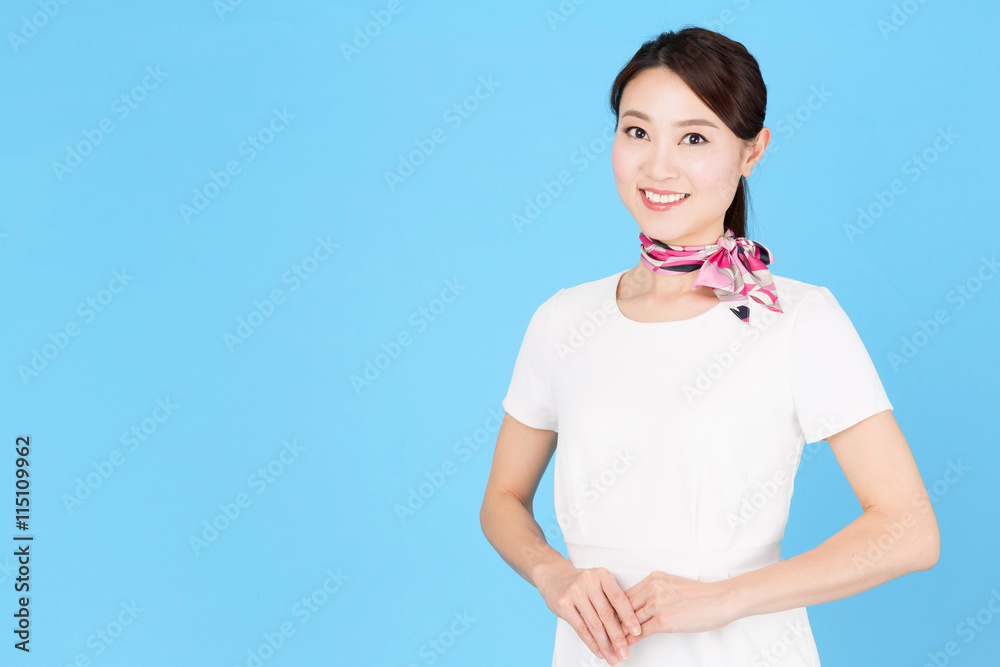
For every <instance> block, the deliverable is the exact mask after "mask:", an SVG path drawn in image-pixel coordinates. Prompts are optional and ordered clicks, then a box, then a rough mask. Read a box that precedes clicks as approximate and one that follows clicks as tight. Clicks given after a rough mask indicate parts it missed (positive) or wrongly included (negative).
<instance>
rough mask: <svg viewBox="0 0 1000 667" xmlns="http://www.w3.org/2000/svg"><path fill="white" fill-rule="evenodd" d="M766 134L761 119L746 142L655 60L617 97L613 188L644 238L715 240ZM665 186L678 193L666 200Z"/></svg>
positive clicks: (679, 241)
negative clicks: (753, 139) (758, 128)
mask: <svg viewBox="0 0 1000 667" xmlns="http://www.w3.org/2000/svg"><path fill="white" fill-rule="evenodd" d="M769 139H770V130H768V129H767V128H766V127H765V128H763V129H762V130H761V133H760V134H759V135H758V137H757V142H756V143H755V144H753V145H751V146H747V145H746V143H744V142H743V141H742V140H741V139H740V138H739V137H737V136H736V135H735V134H733V132H732V130H730V129H729V128H728V127H727V126H726V124H725V123H724V122H723V121H722V120H721V119H720V118H719V117H718V116H716V115H715V113H714V112H713V111H712V110H711V109H709V108H708V106H706V105H705V103H704V102H702V101H701V100H700V99H698V96H697V95H695V94H694V91H692V90H691V89H690V88H689V87H688V86H687V84H686V83H684V81H683V80H682V79H681V78H680V77H679V76H677V75H676V74H674V73H673V72H672V71H670V70H668V69H666V68H662V67H660V68H651V69H646V70H643V71H642V72H640V73H639V74H637V75H636V76H635V77H633V78H632V80H631V81H629V83H628V85H627V86H626V87H625V90H624V92H623V94H622V97H621V103H620V105H619V116H618V130H617V132H616V133H615V141H614V146H613V147H612V151H611V164H612V168H613V170H614V175H615V184H616V186H617V187H618V194H619V196H620V197H621V198H622V202H623V203H624V204H625V208H627V209H628V210H629V213H631V214H632V217H634V218H635V220H636V222H637V223H639V228H640V229H641V230H642V231H643V233H645V234H646V236H648V237H649V238H651V239H657V240H660V241H663V242H664V243H669V244H670V245H705V244H709V243H715V241H716V240H717V239H718V238H719V237H720V236H722V234H723V232H724V231H725V228H724V223H723V221H724V219H725V214H726V210H727V209H728V208H729V205H730V204H732V202H733V197H734V196H735V194H736V188H737V186H738V185H739V179H740V176H749V175H750V172H751V171H752V169H753V167H754V165H755V164H757V162H758V161H759V160H760V157H761V156H762V155H763V153H764V148H765V147H766V146H767V143H768V140H769ZM646 192H648V193H650V194H652V193H657V194H658V195H659V196H658V197H654V198H655V199H658V201H651V200H650V199H649V197H648V196H647V195H646V194H645V193H646ZM670 193H678V194H680V195H686V196H683V197H681V198H680V199H679V200H678V201H676V202H674V201H673V200H674V199H677V196H676V195H671V194H670Z"/></svg>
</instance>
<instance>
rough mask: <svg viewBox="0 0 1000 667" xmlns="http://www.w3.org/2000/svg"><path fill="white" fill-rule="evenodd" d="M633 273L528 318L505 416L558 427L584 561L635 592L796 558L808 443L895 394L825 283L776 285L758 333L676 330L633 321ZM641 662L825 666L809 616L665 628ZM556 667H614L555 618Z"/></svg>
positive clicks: (720, 317) (698, 322)
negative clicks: (796, 486)
mask: <svg viewBox="0 0 1000 667" xmlns="http://www.w3.org/2000/svg"><path fill="white" fill-rule="evenodd" d="M623 273H624V271H620V272H618V273H616V274H614V275H611V276H608V277H606V278H602V279H600V280H595V281H592V282H588V283H584V284H582V285H577V286H575V287H570V288H565V289H560V290H559V291H558V292H556V293H555V294H554V295H552V296H551V297H550V298H548V299H547V300H546V301H545V302H544V303H542V304H541V305H540V306H539V307H538V308H537V310H536V311H535V313H534V315H533V316H532V317H531V320H530V322H529V324H528V327H527V331H526V333H525V336H524V340H523V342H522V344H521V348H520V351H519V352H518V356H517V360H516V362H515V364H514V371H513V376H512V378H511V382H510V387H509V389H508V392H507V395H506V396H505V397H504V399H503V407H504V409H505V410H506V411H507V413H509V414H510V415H511V416H512V417H514V418H515V419H517V420H518V421H520V422H522V423H524V424H527V425H528V426H531V427H534V428H539V429H549V430H552V431H557V432H558V434H559V435H558V440H557V447H556V452H555V471H554V474H555V509H556V517H557V519H558V521H559V524H560V527H561V528H562V532H563V537H564V539H565V541H566V549H567V555H568V557H569V560H570V561H571V562H572V563H573V564H574V565H576V566H577V567H597V566H602V567H606V568H608V570H610V571H611V572H612V574H613V575H614V576H615V579H616V580H617V581H618V584H619V585H620V586H621V587H622V589H623V590H624V589H627V588H629V587H631V586H633V585H634V584H636V583H637V582H639V581H640V580H642V579H643V578H645V577H646V575H648V574H649V573H650V572H651V571H653V570H661V571H664V572H668V573H671V574H677V575H680V576H684V577H688V578H691V579H697V580H700V581H718V580H720V579H724V578H728V577H732V576H735V575H737V574H741V573H743V572H746V571H749V570H754V569H758V568H760V567H764V566H766V565H768V564H771V563H774V562H777V561H779V560H781V539H782V537H783V536H784V530H785V523H786V521H787V519H788V508H789V503H790V501H791V497H792V488H793V482H794V477H795V472H796V470H797V468H798V464H799V459H800V456H801V453H802V448H803V446H804V445H805V444H806V443H809V442H816V441H820V440H825V439H826V438H827V437H829V436H830V435H832V434H834V433H836V432H838V431H841V430H843V429H846V428H847V427H849V426H852V425H854V424H856V423H857V422H859V421H861V420H862V419H864V418H866V417H869V416H871V415H873V414H876V413H878V412H881V411H883V410H891V409H892V405H891V404H890V403H889V399H888V398H887V396H886V394H885V391H884V389H883V387H882V383H881V381H880V380H879V377H878V374H877V372H876V370H875V367H874V365H873V364H872V361H871V358H870V357H869V355H868V352H867V351H866V349H865V347H864V344H863V343H862V341H861V339H860V337H859V336H858V334H857V332H856V331H855V329H854V326H853V324H852V323H851V321H850V319H849V318H848V316H847V315H846V313H845V312H844V311H843V309H842V308H841V307H840V305H839V304H838V303H837V301H836V299H835V298H834V297H833V295H832V294H831V293H830V291H829V290H828V289H827V288H825V287H820V286H816V285H810V284H807V283H803V282H800V281H797V280H793V279H791V278H784V277H781V276H776V275H774V274H773V273H772V278H773V280H774V284H775V287H776V289H777V293H778V305H779V306H780V307H781V308H782V310H783V311H784V312H782V313H774V312H772V311H769V310H767V309H766V308H765V307H764V306H762V305H760V304H758V303H757V302H755V301H753V300H752V299H751V300H750V310H751V313H750V323H751V326H750V327H747V325H746V324H745V323H744V322H742V321H740V320H739V319H738V318H737V317H736V316H735V315H734V314H733V313H732V312H731V311H730V310H729V306H728V305H727V304H725V303H723V302H722V301H721V300H720V301H719V304H718V305H717V306H715V307H714V308H712V309H711V310H709V311H708V312H706V313H703V314H702V315H699V316H697V317H694V318H691V319H687V320H682V321H676V322H654V323H643V322H636V321H634V320H630V319H628V318H627V317H625V315H624V314H623V313H622V312H621V310H620V309H619V308H618V303H617V299H616V296H615V294H616V290H617V286H618V280H619V278H620V277H621V275H622V274H623ZM624 664H626V665H628V667H653V666H654V665H655V666H656V667H660V666H662V665H671V666H675V667H733V666H734V665H746V666H748V667H757V666H761V667H764V666H767V667H770V666H776V665H780V666H782V667H806V666H808V667H818V665H819V664H820V662H819V655H818V653H817V650H816V645H815V643H814V641H813V636H812V630H811V628H810V625H809V619H808V617H807V614H806V609H805V607H798V608H795V609H789V610H786V611H782V612H777V613H772V614H759V615H754V616H749V617H745V618H742V619H739V620H737V621H734V622H732V623H730V624H729V625H727V626H725V627H723V628H720V629H717V630H712V631H708V632H700V633H661V634H657V635H652V636H650V637H647V638H646V639H643V640H642V641H640V642H639V643H638V644H636V645H634V646H632V647H631V648H630V656H629V659H628V661H627V662H626V663H624ZM552 665H553V667H580V666H581V665H595V666H596V665H604V666H606V665H607V662H605V661H604V660H603V659H599V658H597V657H596V656H594V655H593V653H592V652H591V651H590V649H588V648H587V646H586V644H584V643H583V642H582V641H581V640H580V639H579V637H578V636H577V634H576V632H575V631H574V630H573V629H572V627H570V625H569V624H568V623H567V622H566V621H564V620H562V619H561V618H558V617H557V618H556V633H555V650H554V653H553V658H552Z"/></svg>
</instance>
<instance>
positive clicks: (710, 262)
mask: <svg viewBox="0 0 1000 667" xmlns="http://www.w3.org/2000/svg"><path fill="white" fill-rule="evenodd" d="M725 229H726V231H725V233H724V234H723V235H722V236H720V237H719V238H718V240H717V241H716V242H715V243H711V244H708V245H686V246H685V245H682V246H671V245H667V244H666V243H663V242H661V241H657V240H656V239H651V238H649V237H648V236H646V234H645V233H643V232H640V233H639V241H640V242H641V244H642V245H641V247H640V255H641V257H640V259H641V261H642V263H643V264H645V265H646V266H647V267H649V269H651V270H652V271H653V272H654V273H666V274H672V275H673V274H681V273H690V272H691V271H697V272H698V275H697V276H696V277H695V279H694V285H693V286H692V289H694V288H695V287H698V286H699V285H705V286H706V287H711V288H712V290H713V291H714V292H715V294H716V296H718V297H719V298H720V299H722V300H723V301H733V302H736V303H737V305H736V306H735V307H734V306H730V308H729V310H731V311H732V313H733V314H734V315H736V317H738V318H740V319H741V320H743V321H744V322H746V323H747V325H749V324H750V306H749V304H750V299H751V298H752V299H753V300H754V301H756V302H757V303H761V304H764V305H765V306H767V307H768V309H770V310H772V311H774V312H776V313H780V312H783V311H782V310H781V308H780V307H779V306H778V293H777V290H776V289H775V287H774V281H773V280H772V279H771V272H770V271H768V270H767V265H768V264H770V263H771V262H772V261H773V257H772V256H771V253H770V252H769V251H768V249H767V248H765V247H764V246H763V245H762V244H760V243H757V242H756V241H751V240H750V239H747V238H744V237H742V236H739V237H737V236H735V235H734V234H733V232H732V230H731V229H729V227H726V228H725Z"/></svg>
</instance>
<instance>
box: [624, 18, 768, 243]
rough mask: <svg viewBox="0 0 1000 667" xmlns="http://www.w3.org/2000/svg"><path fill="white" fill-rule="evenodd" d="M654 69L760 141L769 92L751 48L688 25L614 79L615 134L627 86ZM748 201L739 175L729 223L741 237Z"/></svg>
mask: <svg viewBox="0 0 1000 667" xmlns="http://www.w3.org/2000/svg"><path fill="white" fill-rule="evenodd" d="M654 67H664V68H666V69H669V70H670V71H672V72H673V73H675V74H676V75H677V76H679V77H680V78H681V80H682V81H684V83H686V84H687V85H688V87H689V88H690V89H691V90H692V91H694V94H695V95H697V96H698V98H699V99H700V100H701V101H702V102H704V103H705V106H707V107H708V108H709V109H711V110H712V111H713V112H714V113H715V115H717V116H718V117H719V118H721V119H722V121H723V122H724V123H725V124H726V126H727V127H728V128H729V129H730V130H732V132H733V134H735V135H736V136H737V137H739V138H740V139H742V140H743V141H744V142H748V141H749V140H751V139H753V138H754V137H756V136H757V134H758V133H759V132H760V130H761V128H763V127H764V113H765V111H766V109H767V87H766V86H765V85H764V78H763V77H762V76H761V74H760V67H759V66H758V64H757V60H756V59H755V58H754V57H753V56H752V55H750V53H749V52H748V51H747V50H746V47H744V46H743V45H742V44H740V43H739V42H736V41H733V40H731V39H729V38H728V37H726V36H725V35H720V34H719V33H717V32H713V31H711V30H706V29H705V28H699V27H696V26H686V27H685V28H684V29H683V30H680V31H677V32H664V33H662V34H660V36H659V37H657V38H656V39H651V40H649V41H648V42H646V43H645V44H643V45H642V46H641V47H640V48H639V50H638V51H636V53H635V55H634V56H632V60H630V61H628V64H626V65H625V67H624V68H622V71H620V72H619V73H618V76H617V77H615V81H614V83H613V84H612V85H611V110H612V111H613V112H614V114H615V130H617V129H618V113H619V105H620V104H621V99H622V94H623V93H624V92H625V86H626V85H627V84H628V82H629V81H631V80H632V78H633V77H634V76H636V75H637V74H639V73H640V72H642V71H644V70H647V69H650V68H654ZM749 201H750V200H749V195H748V191H747V183H746V178H745V177H743V176H740V182H739V185H738V186H737V188H736V195H735V196H734V197H733V203H732V204H730V205H729V208H728V209H727V210H726V217H725V220H724V224H725V225H726V227H729V228H730V229H732V230H733V234H735V235H736V236H746V226H747V208H748V204H749Z"/></svg>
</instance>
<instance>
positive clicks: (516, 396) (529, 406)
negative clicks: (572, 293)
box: [502, 290, 562, 431]
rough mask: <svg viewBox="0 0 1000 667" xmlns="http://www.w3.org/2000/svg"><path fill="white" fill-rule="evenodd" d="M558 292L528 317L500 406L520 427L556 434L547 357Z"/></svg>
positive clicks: (556, 425) (554, 410) (550, 349)
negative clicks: (508, 384) (521, 425)
mask: <svg viewBox="0 0 1000 667" xmlns="http://www.w3.org/2000/svg"><path fill="white" fill-rule="evenodd" d="M561 292H562V290H559V292H556V293H555V294H553V295H552V296H551V297H549V298H548V299H547V300H546V301H545V302H544V303H542V305H540V306H538V308H537V309H536V310H535V313H534V315H532V316H531V320H530V321H529V322H528V328H527V331H525V334H524V339H523V340H522V341H521V349H520V351H519V352H518V353H517V360H516V361H515V362H514V373H513V375H512V376H511V379H510V386H509V387H508V389H507V395H506V396H505V397H504V399H503V403H502V405H503V409H504V410H505V411H506V412H507V414H509V415H510V416H511V417H513V418H514V419H516V420H517V421H519V422H521V423H522V424H526V425H527V426H530V427H532V428H539V429H545V430H549V431H558V420H557V419H556V409H555V401H554V400H553V395H552V382H551V377H550V375H549V370H550V359H549V357H550V355H551V354H552V351H553V349H554V348H553V347H552V344H551V338H550V334H551V329H552V313H553V310H554V308H555V304H556V301H557V299H558V297H559V294H560V293H561Z"/></svg>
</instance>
